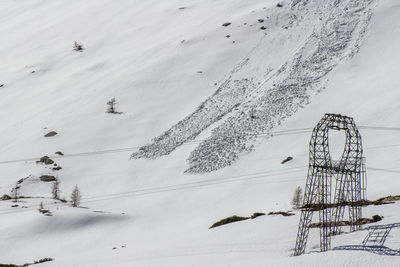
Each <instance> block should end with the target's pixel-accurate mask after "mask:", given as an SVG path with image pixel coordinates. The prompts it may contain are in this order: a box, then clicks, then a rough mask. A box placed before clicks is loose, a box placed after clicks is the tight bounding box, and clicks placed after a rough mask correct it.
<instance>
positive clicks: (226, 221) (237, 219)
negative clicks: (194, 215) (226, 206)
mask: <svg viewBox="0 0 400 267" xmlns="http://www.w3.org/2000/svg"><path fill="white" fill-rule="evenodd" d="M263 215H265V213H262V212H255V213H253V215H251V216H250V217H241V216H237V215H233V216H230V217H228V218H225V219H222V220H220V221H218V222H216V223H214V224H213V225H211V226H210V227H209V229H211V228H214V227H218V226H221V225H225V224H229V223H233V222H240V221H244V220H249V219H255V218H257V217H260V216H263Z"/></svg>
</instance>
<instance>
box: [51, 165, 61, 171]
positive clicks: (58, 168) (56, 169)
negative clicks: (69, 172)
mask: <svg viewBox="0 0 400 267" xmlns="http://www.w3.org/2000/svg"><path fill="white" fill-rule="evenodd" d="M61 169H62V168H61V167H60V166H57V167H54V168H53V171H59V170H61Z"/></svg>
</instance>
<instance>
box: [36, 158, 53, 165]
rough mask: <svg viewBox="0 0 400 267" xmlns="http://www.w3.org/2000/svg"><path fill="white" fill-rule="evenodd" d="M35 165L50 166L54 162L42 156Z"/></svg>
mask: <svg viewBox="0 0 400 267" xmlns="http://www.w3.org/2000/svg"><path fill="white" fill-rule="evenodd" d="M36 163H44V164H46V165H50V164H53V163H54V160H52V159H51V158H49V157H48V156H43V157H41V158H40V160H38V161H36Z"/></svg>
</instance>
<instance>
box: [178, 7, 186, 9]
mask: <svg viewBox="0 0 400 267" xmlns="http://www.w3.org/2000/svg"><path fill="white" fill-rule="evenodd" d="M178 9H179V10H184V9H186V7H185V6H183V7H180V8H178Z"/></svg>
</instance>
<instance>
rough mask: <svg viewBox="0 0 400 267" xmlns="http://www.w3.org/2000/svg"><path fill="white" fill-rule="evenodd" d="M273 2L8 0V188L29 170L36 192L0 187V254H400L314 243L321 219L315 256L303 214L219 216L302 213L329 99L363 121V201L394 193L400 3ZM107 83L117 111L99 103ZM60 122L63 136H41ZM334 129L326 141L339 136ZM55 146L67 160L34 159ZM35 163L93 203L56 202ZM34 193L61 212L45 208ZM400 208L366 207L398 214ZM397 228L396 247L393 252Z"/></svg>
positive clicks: (138, 262) (80, 260)
mask: <svg viewBox="0 0 400 267" xmlns="http://www.w3.org/2000/svg"><path fill="white" fill-rule="evenodd" d="M117 2H118V3H117ZM277 3H278V2H277V1H275V0H268V1H266V0H262V1H261V0H254V1H237V0H233V1H232V0H231V1H225V0H218V1H215V0H193V1H187V0H171V1H154V0H148V1H137V0H131V1H125V0H124V1H109V0H108V1H106V0H96V1H67V0H57V1H49V0H29V1H27V0H25V1H15V0H4V1H1V3H0V15H1V16H0V36H2V40H3V41H2V42H1V43H0V55H1V58H0V59H1V60H0V85H1V84H4V85H3V86H2V87H0V94H1V97H0V105H1V107H2V112H1V113H0V119H1V122H2V124H1V125H0V148H1V149H0V151H1V153H0V170H1V181H0V194H1V195H3V194H9V195H11V192H10V191H11V189H12V188H14V187H15V185H16V183H17V181H19V180H20V179H21V178H26V179H24V180H22V182H21V183H20V184H19V186H20V189H19V194H20V195H23V196H27V197H32V198H24V199H20V202H19V203H17V204H18V206H17V207H11V206H12V205H14V204H15V203H13V202H11V201H9V200H8V201H0V214H1V223H0V263H15V264H22V263H25V262H33V261H34V260H38V259H41V258H45V257H51V258H54V261H53V262H48V263H43V264H42V266H188V265H191V266H204V265H210V266H249V265H251V266H398V261H399V259H398V258H397V257H395V256H385V255H378V254H374V253H371V252H365V251H356V250H333V251H329V252H326V253H313V252H317V251H318V250H319V247H318V245H319V236H318V230H316V229H314V230H312V231H311V236H310V240H309V242H308V247H307V254H306V255H304V256H300V257H291V254H292V252H293V251H292V249H293V247H294V242H295V237H296V232H297V224H298V219H299V213H298V212H297V211H295V216H291V217H281V216H261V217H258V218H256V219H254V220H246V221H242V222H237V223H233V224H229V225H225V226H222V227H219V228H213V229H208V227H209V226H210V225H211V224H213V223H214V222H216V221H217V220H219V219H222V218H226V217H228V216H231V215H234V214H237V215H240V216H250V215H251V214H253V213H254V212H265V213H268V212H270V211H287V210H290V209H291V205H290V200H291V197H292V194H293V191H294V189H295V188H296V187H297V186H299V185H300V186H304V183H305V178H306V172H307V168H306V166H307V165H308V154H307V153H308V147H307V145H308V141H309V137H310V132H311V128H312V127H313V126H314V125H315V124H316V123H317V122H318V120H319V119H320V118H321V117H322V115H323V114H324V113H325V112H335V113H342V114H345V115H348V116H352V117H354V119H355V121H356V123H357V124H358V125H359V126H360V131H361V135H362V138H363V144H364V148H365V156H366V160H367V163H366V165H367V168H369V169H368V173H367V175H368V190H367V194H368V198H369V199H376V198H379V197H382V196H386V195H390V194H392V195H394V194H396V195H399V194H400V181H399V179H398V177H399V169H398V167H397V165H398V162H399V161H400V153H399V149H400V142H399V141H398V140H400V131H399V130H398V129H394V128H393V127H398V126H399V123H398V118H400V109H399V101H398V100H399V99H400V91H399V90H398V88H399V86H400V78H399V77H398V66H399V63H398V58H399V56H400V52H399V51H398V47H399V44H400V23H399V21H398V17H399V16H400V3H398V1H397V0H385V1H372V0H363V1H362V0H357V1H350V0H347V1H346V0H341V1H316V0H315V1H312V0H309V1H308V0H304V1H298V0H292V1H289V0H285V1H282V2H280V3H282V7H278V6H277ZM227 22H229V23H231V24H230V25H228V26H226V27H224V26H222V24H224V23H227ZM261 27H263V29H261ZM264 28H265V29H264ZM227 36H229V38H228V37H227ZM74 41H78V42H80V43H82V45H83V47H84V50H83V51H82V52H77V51H73V50H72V46H73V44H74ZM311 61H312V62H314V63H316V64H314V63H313V64H311V65H307V64H303V63H305V62H311ZM310 66H311V67H313V68H314V69H310ZM311 81H313V82H311ZM274 84H275V86H274ZM292 86H294V87H295V88H297V89H298V90H300V91H297V89H296V90H294V89H293V87H292ZM324 88H325V89H324ZM282 92H283V93H284V94H283V95H282V96H279V95H278V94H280V93H282ZM317 92H319V93H318V94H316V93H317ZM297 93H298V94H299V95H295V96H293V94H297ZM112 97H115V98H116V99H117V101H118V104H117V106H116V108H117V111H119V112H122V113H121V114H108V113H106V112H105V111H106V108H107V105H106V102H107V101H108V100H110V99H111V98H112ZM275 97H276V98H275ZM278 98H279V99H284V100H285V101H283V100H282V102H279V101H278V100H279V99H278ZM228 100H229V101H228ZM287 100H290V101H289V102H288V101H287ZM200 103H203V105H201V106H199V104H200ZM279 103H281V104H279ZM287 103H289V104H290V105H288V106H287ZM306 104H307V105H306ZM274 105H276V106H274ZM251 108H253V109H254V110H255V117H256V119H255V120H249V119H247V118H248V117H249V116H248V112H249V111H250V110H251ZM190 114H191V115H190ZM188 115H189V116H188ZM185 116H188V117H186V119H185ZM177 122H180V123H178V124H176V123H177ZM188 122H190V123H188ZM171 125H175V126H172V128H171ZM372 126H386V127H392V128H393V129H389V128H385V129H377V128H372ZM168 129H170V130H169V131H168V132H166V133H167V134H164V135H162V136H161V137H160V138H158V139H156V141H155V142H154V143H153V144H150V146H146V148H149V149H148V150H140V151H139V153H138V154H135V155H138V156H137V158H139V157H142V156H143V157H145V158H156V157H157V156H159V155H166V156H164V157H159V158H157V159H155V160H148V159H142V158H140V159H135V160H129V158H130V155H131V154H132V152H138V149H139V147H140V146H142V145H144V144H146V143H149V142H150V141H151V139H152V138H153V137H155V136H159V135H160V133H163V132H164V131H166V130H168ZM233 129H234V130H235V131H236V132H235V133H236V137H240V138H239V140H240V142H239V143H237V144H236V143H234V144H232V143H229V140H230V139H229V136H230V134H231V132H232V131H233ZM294 129H305V130H294ZM292 130H294V131H292ZM50 131H56V132H57V133H58V134H57V135H56V136H53V137H44V135H45V134H47V133H48V132H50ZM268 131H272V132H274V134H273V136H270V135H269V134H267V135H263V134H260V133H265V132H268ZM340 138H341V136H338V137H337V140H338V142H337V143H338V144H337V145H336V146H335V142H333V144H332V145H333V146H334V147H333V148H332V150H338V151H340V150H341V149H342V148H341V147H340V146H341V144H340V140H341V139H340ZM188 141H189V142H188ZM249 141H250V142H249ZM333 141H335V140H333ZM212 145H215V147H217V148H218V149H210V146H212ZM154 148H156V149H154ZM57 151H61V152H62V153H63V154H64V156H61V155H58V154H55V152H57ZM143 151H144V152H143ZM250 151H253V152H252V153H248V152H250ZM146 153H147V154H146ZM215 153H218V154H217V155H218V159H221V162H215V161H213V160H211V159H212V158H213V157H215V156H216V155H215ZM220 153H223V154H220ZM208 154H210V156H208ZM45 155H47V156H49V157H50V158H51V159H53V160H54V161H55V163H56V164H57V165H58V166H60V167H62V169H61V170H58V171H56V170H52V169H53V168H54V165H44V164H42V163H39V164H37V163H36V162H35V161H36V160H39V158H40V157H42V156H45ZM153 155H155V156H153ZM238 156H240V157H238ZM287 156H292V157H293V158H294V159H293V160H292V161H290V162H288V163H286V164H283V165H282V164H281V161H282V160H283V159H284V158H286V157H287ZM186 159H189V160H188V161H186ZM234 161H235V163H234V164H232V165H230V164H231V163H233V162H234ZM228 165H230V166H229V167H227V166H228ZM224 166H225V168H222V169H220V167H224ZM216 169H219V170H216ZM186 170H189V172H191V173H194V174H188V173H187V172H186V173H185V171H186ZM210 170H216V171H213V172H209V173H205V174H204V173H203V174H201V173H202V172H204V171H210ZM41 175H56V176H58V178H59V180H60V181H61V196H65V197H66V198H67V199H69V196H70V193H71V191H72V189H73V187H74V186H75V185H78V186H79V188H80V190H81V192H82V195H83V198H82V203H81V206H83V207H87V208H72V207H70V204H69V203H62V202H60V201H55V200H53V199H51V183H48V182H42V181H40V179H39V177H40V176H41ZM40 202H43V203H44V205H45V207H46V208H48V209H49V210H50V211H51V212H52V214H53V216H44V215H43V214H42V213H39V212H38V208H39V204H40ZM399 206H400V203H396V204H391V205H385V206H371V207H367V208H365V209H364V213H363V215H364V217H371V216H372V215H374V214H379V215H382V216H384V219H383V220H382V221H381V222H379V223H376V224H378V225H386V224H393V223H398V222H399V221H400V216H399V215H398V212H396V211H397V210H398V209H399ZM399 230H400V229H399V228H398V227H394V228H393V229H392V230H391V232H390V235H389V236H388V238H387V243H386V244H385V246H388V247H389V248H391V249H393V250H398V249H399V244H400V233H399ZM369 231H371V230H368V229H366V230H363V231H360V232H357V233H352V234H344V235H339V236H335V237H334V239H333V244H332V247H344V246H349V245H353V246H355V245H360V244H362V241H363V240H364V238H365V236H366V235H367V234H368V233H369ZM38 266H41V265H38Z"/></svg>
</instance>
